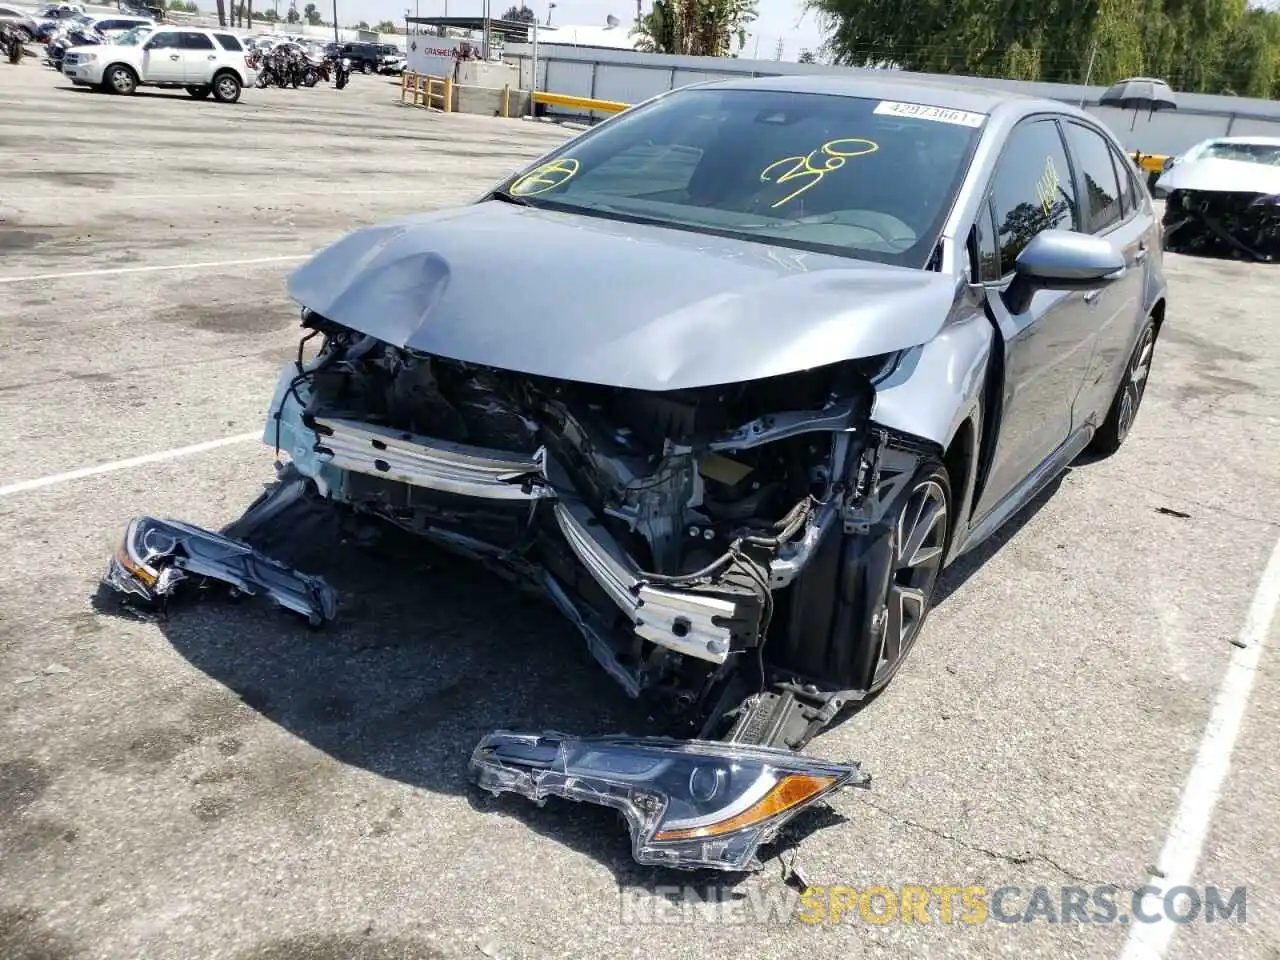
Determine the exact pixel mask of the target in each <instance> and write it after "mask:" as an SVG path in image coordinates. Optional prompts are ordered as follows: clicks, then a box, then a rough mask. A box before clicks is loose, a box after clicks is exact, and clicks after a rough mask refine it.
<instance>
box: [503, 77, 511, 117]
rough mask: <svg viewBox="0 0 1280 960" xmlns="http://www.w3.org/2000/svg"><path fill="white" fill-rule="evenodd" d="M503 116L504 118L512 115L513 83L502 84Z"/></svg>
mask: <svg viewBox="0 0 1280 960" xmlns="http://www.w3.org/2000/svg"><path fill="white" fill-rule="evenodd" d="M502 116H503V118H504V119H505V118H507V117H509V116H511V84H509V83H504V84H503V85H502Z"/></svg>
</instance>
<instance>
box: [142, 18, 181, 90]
mask: <svg viewBox="0 0 1280 960" xmlns="http://www.w3.org/2000/svg"><path fill="white" fill-rule="evenodd" d="M142 79H143V80H144V81H145V82H146V83H182V82H183V81H184V80H185V79H186V67H185V66H184V64H183V62H182V43H181V40H180V38H179V37H178V31H176V30H160V31H158V32H156V33H154V34H152V35H151V36H150V37H148V38H147V42H146V43H145V44H144V45H143V55H142Z"/></svg>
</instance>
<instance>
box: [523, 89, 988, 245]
mask: <svg viewBox="0 0 1280 960" xmlns="http://www.w3.org/2000/svg"><path fill="white" fill-rule="evenodd" d="M985 119H986V118H985V117H984V116H983V115H981V114H975V113H965V112H962V111H957V110H943V109H939V108H936V107H921V106H917V105H912V104H905V103H897V102H893V101H881V100H868V99H863V98H856V97H843V96H832V95H827V94H809V93H791V92H776V91H765V90H741V89H738V90H733V89H729V90H716V89H705V88H704V89H696V88H695V89H690V90H686V91H680V92H677V93H674V94H671V95H670V96H667V97H664V98H663V99H661V100H658V101H656V102H655V103H652V104H650V105H649V106H646V107H643V108H641V109H639V110H636V111H635V112H634V113H627V114H623V115H622V116H619V117H618V118H617V119H616V120H613V121H611V122H610V123H608V124H607V125H605V126H603V127H601V128H600V130H599V131H598V132H596V133H591V134H588V135H586V136H585V137H583V138H582V139H581V140H579V141H578V142H577V143H574V144H571V145H569V146H567V147H565V148H563V149H561V150H559V151H557V152H555V153H553V154H551V155H550V156H549V157H547V158H546V159H545V160H543V161H542V162H540V163H539V164H538V165H537V166H535V167H534V168H532V169H530V170H527V171H524V172H523V173H522V174H520V175H517V176H516V177H514V178H512V180H510V181H509V182H508V183H507V184H505V185H504V187H505V190H502V191H501V192H503V193H505V194H506V195H508V196H514V197H516V198H519V199H520V201H521V202H527V203H529V204H530V205H533V206H546V207H550V208H553V209H558V210H572V211H574V212H581V213H586V214H591V215H595V216H605V217H612V218H616V219H623V220H626V219H631V220H636V221H639V222H652V223H659V224H662V225H664V226H671V227H676V228H680V229H686V230H694V231H701V232H705V233H715V234H722V235H727V236H733V237H738V238H740V239H744V240H752V241H756V242H760V243H771V244H778V245H781V246H789V247H798V248H801V249H810V250H816V251H821V252H824V253H835V254H838V255H843V256H848V257H855V258H859V259H867V260H877V261H881V262H884V263H893V264H899V265H902V266H913V267H921V266H924V265H925V264H926V263H927V262H928V260H929V258H930V255H931V254H932V252H933V248H934V247H935V245H936V243H937V238H938V234H939V233H940V232H941V229H942V224H943V221H944V220H945V219H946V215H947V213H948V212H949V210H950V208H951V204H952V200H953V198H954V197H955V194H956V192H957V190H958V189H959V187H960V184H961V182H962V181H963V179H964V175H965V171H966V170H967V169H968V165H969V159H970V157H971V155H972V152H973V148H974V146H975V144H976V143H977V140H978V135H979V132H980V129H981V125H982V123H983V122H984V120H985Z"/></svg>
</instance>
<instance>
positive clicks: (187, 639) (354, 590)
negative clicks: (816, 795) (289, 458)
mask: <svg viewBox="0 0 1280 960" xmlns="http://www.w3.org/2000/svg"><path fill="white" fill-rule="evenodd" d="M1053 486H1056V484H1055V485H1053ZM1053 486H1051V487H1050V488H1049V489H1048V490H1046V491H1045V492H1043V493H1042V494H1041V495H1040V496H1039V497H1037V498H1036V500H1035V501H1033V502H1032V503H1031V504H1029V505H1028V506H1027V507H1026V508H1025V509H1024V510H1023V511H1021V512H1020V513H1019V515H1018V516H1017V517H1015V518H1014V519H1013V520H1011V521H1010V523H1009V525H1008V526H1007V527H1006V528H1005V530H1004V531H1002V533H1001V534H1000V535H999V536H998V537H996V538H993V539H992V540H991V541H988V543H987V544H984V545H983V546H982V547H981V548H979V549H978V550H975V551H974V553H973V554H971V555H970V556H968V557H966V558H964V559H963V560H962V561H961V562H960V563H959V564H957V566H956V567H955V568H953V572H952V573H949V574H948V575H947V577H946V580H945V581H944V582H943V584H942V585H941V586H940V588H939V589H940V590H941V591H942V592H941V594H940V596H939V602H942V601H943V600H945V599H946V597H948V596H950V595H951V593H952V592H954V591H955V590H956V589H957V588H958V587H959V586H960V585H961V584H962V583H963V582H964V580H965V579H966V578H967V577H968V576H969V575H970V574H971V573H972V571H973V570H975V569H977V567H978V566H980V565H981V564H982V563H983V562H985V560H986V559H987V558H988V557H990V556H991V555H992V554H994V553H995V551H996V550H998V549H999V548H1000V546H1001V545H1002V544H1003V542H1005V541H1006V540H1008V538H1009V537H1011V536H1013V535H1014V533H1016V532H1017V530H1018V528H1020V527H1021V526H1022V524H1024V523H1026V522H1027V521H1028V520H1029V519H1030V518H1031V516H1033V515H1034V513H1035V511H1036V510H1037V509H1039V506H1040V505H1042V504H1043V503H1044V502H1045V501H1046V500H1047V499H1048V498H1049V497H1050V496H1051V495H1052V489H1053ZM351 533H352V532H351V531H350V530H344V529H342V525H341V524H340V523H339V522H338V521H337V514H336V513H334V514H333V515H332V516H331V517H328V518H322V519H321V520H320V521H319V522H317V523H315V524H310V525H306V526H304V527H300V528H299V529H298V531H297V533H296V535H293V536H291V537H290V538H289V541H288V545H287V547H286V548H284V549H272V550H271V551H270V552H271V553H272V555H274V556H276V557H277V558H278V559H281V560H282V561H284V562H287V563H290V564H292V565H294V566H296V567H297V568H298V569H300V570H304V571H306V572H308V573H315V574H320V575H322V576H324V577H325V578H326V579H327V580H328V581H329V582H330V583H331V584H332V585H333V586H334V587H335V588H337V589H338V591H339V593H340V598H341V599H340V608H339V613H338V617H337V619H336V620H335V621H333V622H332V623H329V624H326V625H325V626H324V627H322V628H321V629H311V628H309V627H308V626H307V625H306V624H305V622H303V621H302V620H301V618H298V617H295V616H293V615H292V614H289V613H286V612H284V611H282V610H279V609H277V608H275V607H273V605H272V604H271V603H270V602H269V601H266V600H257V599H249V600H240V601H232V600H229V599H227V597H226V594H225V592H223V591H217V592H214V591H210V593H209V595H208V596H197V597H194V598H190V599H188V600H186V601H184V602H182V603H181V604H179V605H175V607H174V609H173V610H172V611H170V612H169V613H168V614H167V615H164V616H160V617H157V618H156V620H155V622H156V624H157V625H158V627H159V629H160V630H161V631H162V632H163V633H164V635H165V636H166V638H167V639H168V640H169V642H170V643H171V644H172V645H173V647H174V649H175V650H176V651H177V652H178V653H179V654H181V655H182V656H183V657H184V658H185V659H186V660H188V661H189V662H190V663H191V664H192V665H193V666H195V667H196V668H198V669H199V670H201V671H202V672H204V673H205V674H207V675H208V676H209V677H211V678H212V679H214V680H215V681H217V682H218V683H220V684H222V685H224V686H225V687H226V688H228V689H229V690H231V691H233V692H234V693H235V694H236V695H237V696H238V697H239V698H240V699H241V700H242V701H243V702H244V703H245V704H246V705H248V706H249V707H251V708H252V709H254V710H256V711H258V712H259V713H261V714H262V716H263V717H265V718H266V719H268V720H271V721H273V722H274V723H277V724H279V725H280V726H281V727H283V728H284V729H286V730H288V731H289V732H290V733H292V734H294V735H295V736H297V737H299V738H301V739H302V740H303V741H305V742H306V743H308V744H310V745H311V746H313V747H315V748H316V749H318V750H321V751H323V752H324V753H326V754H328V755H329V756H331V757H333V758H334V759H336V760H338V761H340V762H342V763H344V764H349V765H352V766H355V767H360V768H362V769H365V770H369V771H371V772H373V773H376V774H379V775H380V776H384V777H388V778H391V779H393V780H397V781H400V782H403V783H406V784H409V785H412V786H414V787H421V788H423V789H426V790H430V791H432V792H436V793H446V794H454V795H460V796H465V797H467V798H468V800H469V802H470V803H471V805H472V807H473V808H474V809H476V810H478V811H482V812H486V813H492V814H498V815H504V816H509V817H514V818H516V819H517V820H519V821H520V822H521V823H523V824H524V825H526V826H527V827H528V828H530V829H531V830H533V831H535V832H537V833H539V834H542V835H545V836H547V837H550V838H552V839H554V840H555V841H556V842H557V843H561V844H565V845H567V846H568V847H570V848H571V849H574V850H576V851H578V852H580V853H583V854H586V855H588V856H590V857H592V858H593V859H595V860H597V861H598V862H600V863H602V864H604V865H606V866H607V867H609V868H610V869H611V870H612V872H613V873H614V875H615V877H616V879H617V882H618V884H619V885H620V886H627V887H640V888H650V889H652V888H653V887H655V886H659V885H662V884H670V883H673V882H676V881H675V880H673V876H676V875H674V874H673V873H671V872H670V871H667V870H664V869H660V868H648V867H642V866H640V865H638V864H637V863H635V861H634V860H633V859H632V857H631V850H630V839H629V837H628V834H627V829H626V826H625V824H624V823H623V822H622V820H621V817H620V816H619V815H618V814H617V813H616V812H614V811H612V810H610V809H607V808H603V807H597V806H594V805H590V804H578V803H573V802H571V801H567V800H558V799H552V800H550V801H548V804H547V806H545V807H542V808H539V807H538V806H536V805H535V804H532V803H530V802H529V801H527V800H525V799H524V798H522V797H519V796H516V795H510V794H508V795H503V796H500V797H491V796H490V795H488V794H483V793H481V792H480V791H478V790H477V789H476V788H475V787H473V786H472V785H471V783H470V780H469V777H468V761H469V759H470V756H471V752H472V750H473V749H474V748H475V746H476V744H477V743H478V742H479V741H480V739H481V738H482V737H483V736H484V735H485V734H487V733H489V732H491V731H493V730H495V729H504V728H505V729H520V730H560V731H565V732H569V733H574V734H581V735H592V734H608V733H627V734H637V735H643V734H652V733H661V732H663V731H662V729H661V726H660V722H659V721H658V720H656V719H655V718H653V717H651V716H649V715H648V714H647V712H646V710H645V709H644V708H643V706H642V705H641V704H640V703H639V702H637V701H633V700H630V699H629V698H627V697H626V695H625V694H624V693H622V692H621V691H620V690H619V689H618V688H617V687H616V686H615V684H614V682H613V681H612V680H610V679H609V678H608V677H606V676H605V674H604V672H603V671H602V669H601V668H600V667H599V666H598V665H597V664H596V663H595V661H594V660H593V659H592V658H591V657H590V655H589V654H588V653H587V651H586V647H585V645H584V643H583V642H582V640H581V637H580V636H579V634H578V633H577V631H576V630H575V629H574V628H573V627H572V626H571V625H570V624H569V623H568V622H567V621H566V620H565V619H564V617H563V616H562V615H561V614H560V613H559V612H558V611H556V610H554V609H552V608H551V607H550V606H548V605H546V604H545V603H543V602H541V601H540V600H538V599H537V598H535V597H531V596H524V595H522V594H521V593H520V592H519V591H518V590H517V589H516V588H515V587H513V586H511V585H509V584H507V583H506V582H504V581H503V580H502V579H500V578H498V577H497V576H496V575H495V574H492V573H490V572H488V571H486V570H484V569H483V568H481V567H480V566H479V565H478V564H474V563H470V562H467V561H464V560H459V559H457V558H456V557H453V556H452V555H450V554H447V553H445V552H444V551H441V550H438V549H437V548H435V547H432V546H431V545H429V544H426V543H425V542H423V541H421V540H419V539H415V538H411V537H409V536H408V535H402V534H399V533H398V532H395V531H390V532H388V533H386V534H384V535H383V536H382V538H381V541H380V542H379V543H378V545H377V549H369V548H368V547H366V546H361V545H360V544H359V543H357V542H355V540H354V538H353V537H352V535H351ZM95 606H97V607H98V609H99V610H100V611H101V612H103V613H108V614H113V615H123V616H130V615H131V614H129V612H128V610H127V608H122V606H121V604H120V601H119V598H118V597H117V595H116V594H114V593H113V592H110V591H107V590H105V589H104V590H100V591H99V593H98V595H97V597H96V599H95ZM867 702H870V701H867ZM863 706H865V703H864V704H859V705H856V706H855V707H854V708H851V710H850V711H849V712H848V714H849V715H852V714H853V713H856V712H857V711H858V710H859V709H861V707H863ZM846 719H848V717H847V716H845V717H842V718H841V719H840V720H839V721H838V722H844V720H846ZM833 817H836V818H838V815H837V814H835V813H834V812H833V811H831V810H830V809H826V810H823V809H821V808H819V809H815V810H812V811H806V813H805V814H804V815H802V816H801V817H799V818H797V820H796V821H795V822H794V823H793V824H790V825H788V829H787V831H786V833H784V835H783V836H782V837H780V838H779V841H778V842H777V844H776V845H775V846H774V847H772V848H764V849H762V850H761V857H762V859H766V860H772V859H775V858H776V857H777V855H778V854H779V853H781V852H783V851H785V850H788V849H790V848H792V847H793V846H794V844H795V843H797V842H798V841H799V840H800V839H801V838H802V837H803V836H805V835H807V834H808V833H809V832H812V831H813V830H815V829H818V828H819V827H821V826H823V825H826V824H829V823H830V821H831V818H833ZM824 818H825V819H824ZM678 876H679V881H678V882H681V883H695V884H699V885H703V886H708V885H712V886H722V887H725V886H733V885H734V884H735V883H736V882H738V880H740V879H741V878H740V877H735V875H726V874H721V873H716V872H708V874H707V875H706V876H705V877H703V878H701V879H699V878H698V877H696V876H690V875H687V874H684V873H681V874H679V875H678Z"/></svg>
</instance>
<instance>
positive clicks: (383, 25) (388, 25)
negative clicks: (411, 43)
mask: <svg viewBox="0 0 1280 960" xmlns="http://www.w3.org/2000/svg"><path fill="white" fill-rule="evenodd" d="M373 29H374V30H377V31H378V32H379V33H399V32H400V29H401V28H400V27H397V26H396V25H395V24H394V23H392V22H391V21H390V20H379V21H378V23H377V24H376V25H374V27H373Z"/></svg>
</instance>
